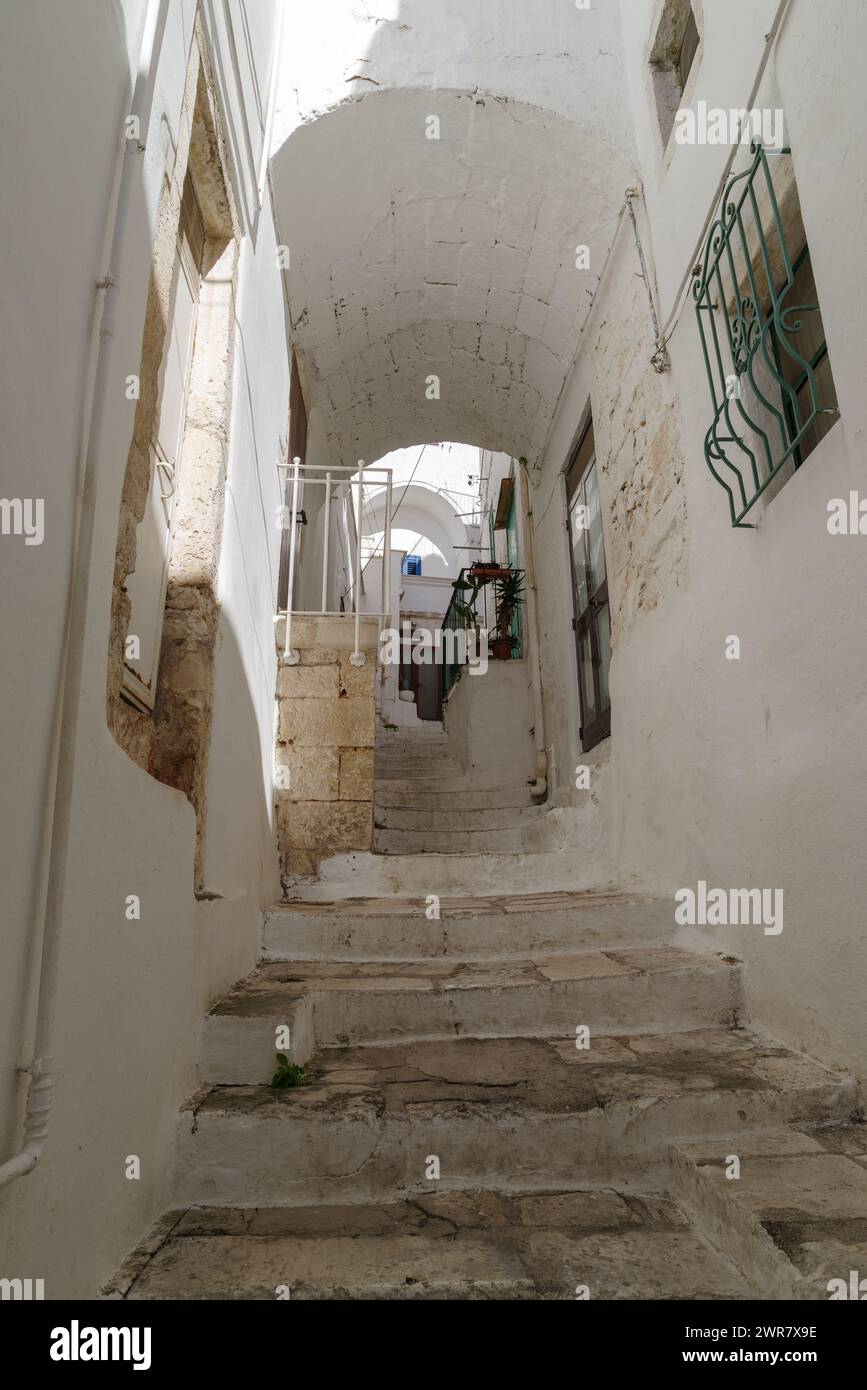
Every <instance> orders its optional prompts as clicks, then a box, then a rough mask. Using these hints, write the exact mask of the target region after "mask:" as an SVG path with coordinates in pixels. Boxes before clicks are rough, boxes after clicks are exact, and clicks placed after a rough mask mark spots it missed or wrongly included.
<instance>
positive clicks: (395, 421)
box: [272, 91, 630, 462]
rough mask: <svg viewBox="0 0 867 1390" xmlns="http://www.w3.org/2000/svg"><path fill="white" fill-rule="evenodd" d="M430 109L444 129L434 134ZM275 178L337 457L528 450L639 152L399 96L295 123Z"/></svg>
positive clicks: (506, 110)
mask: <svg viewBox="0 0 867 1390" xmlns="http://www.w3.org/2000/svg"><path fill="white" fill-rule="evenodd" d="M432 114H436V115H437V116H438V118H439V122H440V139H439V140H429V139H427V138H426V135H425V131H426V121H427V118H428V117H429V116H430V115H432ZM272 172H273V179H274V188H275V194H276V200H277V207H278V217H279V224H280V235H281V238H282V240H283V242H284V243H286V244H288V246H289V250H290V268H289V270H288V272H287V278H288V294H289V303H290V312H291V317H292V321H293V326H294V336H295V342H296V346H297V348H298V349H299V351H300V354H301V357H302V361H303V364H304V371H305V376H306V381H307V386H308V393H309V394H311V395H312V400H311V401H309V402H308V404H309V405H316V406H318V407H319V408H320V409H321V411H322V416H323V420H324V424H325V429H326V432H327V435H328V439H329V443H330V446H331V448H332V450H333V452H334V454H335V456H337V457H339V459H340V461H342V462H350V461H354V459H356V458H359V457H360V458H365V459H368V460H372V459H376V458H378V457H381V456H382V455H383V454H384V453H387V452H388V451H389V450H391V449H395V448H399V447H401V446H402V445H403V444H405V443H408V442H410V441H411V442H414V443H423V442H426V441H435V440H443V439H462V440H466V441H467V442H473V443H479V444H480V445H483V446H484V447H486V448H491V449H501V450H504V451H507V452H509V453H512V454H519V453H520V454H527V455H528V456H531V457H532V456H535V455H536V454H537V453H538V451H539V450H540V448H541V446H542V443H543V441H544V438H545V434H546V432H547V429H548V425H549V423H550V419H551V415H552V413H553V410H554V408H555V405H556V402H557V399H558V396H559V394H560V391H561V388H562V385H563V382H564V379H565V377H566V375H567V373H568V370H569V368H570V365H571V363H572V361H573V359H574V355H575V352H576V349H577V346H578V341H579V337H580V333H581V328H582V324H583V322H584V320H585V318H586V315H587V312H588V310H589V308H590V306H591V304H592V298H593V293H594V290H595V287H596V284H597V283H598V278H599V273H600V271H601V269H602V267H603V265H604V262H605V258H606V254H607V251H608V248H609V245H610V242H611V238H612V236H613V233H614V229H615V226H616V222H617V215H618V211H619V208H620V206H621V204H622V200H623V193H624V190H625V188H626V187H627V185H628V183H629V181H630V168H629V165H628V163H627V162H626V161H625V160H623V159H620V158H618V157H617V156H616V155H615V154H614V153H613V152H612V149H611V147H610V145H609V144H607V143H606V142H604V141H603V140H601V139H599V138H595V137H594V136H592V135H590V134H588V132H587V131H586V130H582V129H579V128H578V127H577V126H576V125H574V124H573V123H572V122H571V121H567V120H564V119H563V118H561V117H559V116H556V115H554V114H552V113H551V112H550V111H547V110H542V109H539V108H535V107H530V106H526V105H523V104H521V103H519V102H515V101H510V100H505V99H501V98H497V97H493V96H489V95H482V94H480V93H478V92H477V93H475V94H470V93H465V92H442V91H439V92H436V93H432V92H430V91H394V92H383V93H374V94H371V95H368V96H366V97H364V98H362V99H360V100H351V101H349V102H347V103H345V104H344V105H342V106H340V107H338V108H337V109H336V110H334V111H330V112H328V113H327V114H325V115H323V116H321V117H319V118H318V119H317V120H315V121H312V122H310V123H309V124H307V125H304V126H301V127H299V128H298V129H296V130H295V131H294V132H293V134H292V135H291V136H290V137H289V138H288V140H287V141H286V142H285V144H284V145H283V146H282V148H281V149H280V150H279V151H278V153H277V154H276V155H275V156H274V159H273V162H272ZM579 245H586V246H587V247H588V248H589V257H590V268H589V269H578V268H576V264H575V253H576V247H577V246H579ZM432 376H435V377H437V378H438V381H439V393H440V394H439V399H429V398H428V384H429V379H430V378H431V377H432Z"/></svg>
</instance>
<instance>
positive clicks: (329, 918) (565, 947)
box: [264, 885, 674, 961]
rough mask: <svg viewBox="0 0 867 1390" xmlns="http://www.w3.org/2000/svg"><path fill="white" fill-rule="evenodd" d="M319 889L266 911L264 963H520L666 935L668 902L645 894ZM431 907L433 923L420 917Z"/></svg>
mask: <svg viewBox="0 0 867 1390" xmlns="http://www.w3.org/2000/svg"><path fill="white" fill-rule="evenodd" d="M428 886H430V885H428ZM318 887H320V885H311V886H310V888H308V889H307V893H308V894H309V895H310V896H307V897H305V898H299V899H298V900H296V901H293V902H291V903H285V904H281V905H279V906H277V907H274V908H272V909H271V910H270V911H269V912H267V913H266V914H265V932H264V959H265V960H271V961H286V960H293V961H295V960H312V961H316V960H329V961H341V960H344V961H351V960H363V961H376V960H382V961H387V960H392V961H416V960H421V959H429V958H432V957H438V956H443V955H446V954H448V956H449V957H451V958H452V959H454V958H458V957H460V958H463V959H466V960H486V959H490V958H491V957H494V956H496V957H499V958H501V959H513V960H520V959H523V958H524V957H526V956H527V955H528V954H531V955H534V954H538V953H543V954H544V953H547V954H549V955H551V954H560V953H563V952H566V951H576V950H592V949H594V948H602V947H604V948H605V949H606V950H612V949H616V948H624V947H634V946H652V945H658V944H661V943H662V942H664V941H665V940H666V939H667V938H668V937H670V936H671V935H672V933H673V931H674V909H673V906H672V903H671V901H670V900H669V899H667V898H653V897H648V896H646V895H643V894H627V893H613V892H612V893H606V892H595V893H594V892H588V893H555V892H550V893H544V892H543V893H534V894H533V893H527V894H502V895H500V894H493V895H489V896H477V895H466V896H452V895H448V896H446V895H444V896H442V897H441V898H440V899H439V901H438V903H428V901H427V898H426V897H417V898H407V897H399V896H397V895H394V896H389V897H359V898H351V897H347V898H331V899H329V898H327V897H322V898H320V897H318V896H316V892H315V890H316V889H317V888H318ZM437 910H438V911H439V918H438V919H437V918H433V919H429V918H428V917H427V916H426V913H432V912H435V911H437Z"/></svg>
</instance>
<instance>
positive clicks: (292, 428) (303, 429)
mask: <svg viewBox="0 0 867 1390" xmlns="http://www.w3.org/2000/svg"><path fill="white" fill-rule="evenodd" d="M306 456H307V409H306V407H305V405H304V394H303V392H302V390H301V377H300V376H299V374H298V363H297V362H296V360H295V354H294V352H293V354H292V367H291V372H290V377H289V462H290V463H291V462H292V461H293V459H296V458H299V459H300V460H301V462H302V463H304V460H305V458H306ZM291 493H292V470H291V469H290V468H287V469H286V473H285V476H284V480H283V505H284V507H289V505H290V502H291ZM302 517H303V519H304V521H306V516H304V514H303V513H299V517H298V520H297V522H296V525H298V526H301V525H302V524H303V522H302ZM300 534H301V533H300V532H299V535H300ZM290 548H291V547H290V538H289V528H288V526H284V527H283V529H282V530H281V533H280V566H279V570H278V576H277V612H278V613H283V612H285V611H286V609H287V607H288V606H289V553H290ZM296 573H297V569H296ZM293 598H294V595H293Z"/></svg>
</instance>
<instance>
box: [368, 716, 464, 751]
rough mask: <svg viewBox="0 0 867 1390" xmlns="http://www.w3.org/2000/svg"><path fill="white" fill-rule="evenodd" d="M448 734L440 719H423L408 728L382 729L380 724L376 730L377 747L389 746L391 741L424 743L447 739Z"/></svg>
mask: <svg viewBox="0 0 867 1390" xmlns="http://www.w3.org/2000/svg"><path fill="white" fill-rule="evenodd" d="M447 739H448V734H447V733H446V731H445V725H444V724H443V722H442V720H441V719H423V720H422V721H421V723H420V724H413V726H412V727H411V728H409V729H407V728H401V727H396V728H394V729H384V728H382V726H380V727H379V728H377V730H376V743H377V747H379V746H380V745H381V746H383V747H389V746H390V745H391V744H392V743H413V744H414V743H426V742H427V741H428V740H432V741H436V740H440V741H442V740H447Z"/></svg>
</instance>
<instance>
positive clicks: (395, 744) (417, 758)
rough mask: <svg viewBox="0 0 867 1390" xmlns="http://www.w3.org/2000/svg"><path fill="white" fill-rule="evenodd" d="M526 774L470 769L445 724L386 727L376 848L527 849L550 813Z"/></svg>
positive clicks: (379, 761) (379, 752)
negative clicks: (530, 832)
mask: <svg viewBox="0 0 867 1390" xmlns="http://www.w3.org/2000/svg"><path fill="white" fill-rule="evenodd" d="M544 814H545V808H544V807H543V806H537V805H534V804H533V799H532V796H531V794H530V787H529V784H528V782H527V780H526V778H525V779H523V780H521V779H520V778H514V779H512V780H508V779H507V778H505V777H504V776H503V774H502V772H497V771H496V770H495V769H487V770H481V771H478V772H474V773H473V774H472V775H470V774H468V773H466V772H464V771H463V769H462V768H461V767H460V765H459V764H458V763H457V762H456V760H455V758H454V756H453V753H452V751H451V745H450V741H449V738H448V735H447V734H446V733H445V731H444V730H443V728H442V726H441V725H437V724H431V725H430V727H429V728H424V729H423V731H422V730H415V729H413V730H412V731H411V732H407V731H402V732H388V733H386V732H380V733H379V734H378V735H377V743H376V750H375V755H374V806H373V823H374V850H375V851H376V853H377V854H501V853H506V854H508V853H519V852H521V851H522V850H524V849H525V847H526V841H527V834H526V832H527V829H528V827H530V826H531V825H532V823H533V822H534V821H537V822H538V821H539V820H540V819H541V818H543V817H544Z"/></svg>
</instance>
